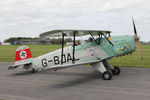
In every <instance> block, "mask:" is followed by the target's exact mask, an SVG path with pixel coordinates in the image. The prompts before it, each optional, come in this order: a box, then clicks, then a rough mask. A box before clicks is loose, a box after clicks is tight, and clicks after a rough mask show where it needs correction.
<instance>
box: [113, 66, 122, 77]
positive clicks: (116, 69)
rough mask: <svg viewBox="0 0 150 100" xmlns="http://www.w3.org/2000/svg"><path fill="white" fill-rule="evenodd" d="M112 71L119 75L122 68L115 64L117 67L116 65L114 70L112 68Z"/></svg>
mask: <svg viewBox="0 0 150 100" xmlns="http://www.w3.org/2000/svg"><path fill="white" fill-rule="evenodd" d="M112 73H113V74H114V75H119V74H120V68H119V67H117V66H115V67H114V70H112Z"/></svg>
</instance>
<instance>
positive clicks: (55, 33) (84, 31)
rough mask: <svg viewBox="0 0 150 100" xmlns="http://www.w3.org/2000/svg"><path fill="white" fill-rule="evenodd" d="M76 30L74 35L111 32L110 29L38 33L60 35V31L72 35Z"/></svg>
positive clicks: (43, 35)
mask: <svg viewBox="0 0 150 100" xmlns="http://www.w3.org/2000/svg"><path fill="white" fill-rule="evenodd" d="M74 32H76V36H83V35H88V34H92V35H94V34H97V33H102V34H106V33H111V31H107V30H52V31H48V32H44V33H41V34H40V37H46V36H49V37H56V36H57V37H61V36H62V33H65V34H67V36H73V33H74Z"/></svg>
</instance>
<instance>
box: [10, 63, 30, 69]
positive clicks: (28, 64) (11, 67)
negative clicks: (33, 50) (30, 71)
mask: <svg viewBox="0 0 150 100" xmlns="http://www.w3.org/2000/svg"><path fill="white" fill-rule="evenodd" d="M31 64H32V63H26V64H21V65H11V66H9V67H8V69H9V70H11V69H16V68H18V67H19V66H24V67H29V66H30V65H31Z"/></svg>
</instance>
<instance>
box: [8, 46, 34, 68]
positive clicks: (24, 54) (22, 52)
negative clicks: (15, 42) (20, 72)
mask: <svg viewBox="0 0 150 100" xmlns="http://www.w3.org/2000/svg"><path fill="white" fill-rule="evenodd" d="M32 62H33V58H32V54H31V50H30V48H29V47H27V46H21V47H19V48H18V49H17V50H16V56H15V65H12V66H10V67H9V68H8V69H15V68H17V67H19V66H21V65H22V66H23V67H24V68H25V67H29V65H31V64H32ZM26 69H28V68H26Z"/></svg>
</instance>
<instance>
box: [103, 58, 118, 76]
mask: <svg viewBox="0 0 150 100" xmlns="http://www.w3.org/2000/svg"><path fill="white" fill-rule="evenodd" d="M103 64H104V66H105V67H106V69H107V70H110V71H111V72H112V73H113V75H119V74H120V72H121V70H120V68H119V67H117V66H114V67H113V66H112V65H111V64H110V63H108V62H107V61H106V60H105V61H103Z"/></svg>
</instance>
